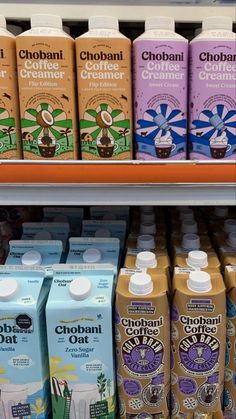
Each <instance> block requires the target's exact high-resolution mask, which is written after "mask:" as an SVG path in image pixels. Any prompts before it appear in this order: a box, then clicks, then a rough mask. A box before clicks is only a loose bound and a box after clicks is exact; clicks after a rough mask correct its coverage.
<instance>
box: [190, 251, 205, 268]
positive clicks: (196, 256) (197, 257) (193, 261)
mask: <svg viewBox="0 0 236 419" xmlns="http://www.w3.org/2000/svg"><path fill="white" fill-rule="evenodd" d="M186 262H187V265H188V266H190V267H191V268H199V269H200V268H206V267H207V266H208V259H207V253H206V252H203V251H201V250H192V251H191V252H189V253H188V258H187V260H186Z"/></svg>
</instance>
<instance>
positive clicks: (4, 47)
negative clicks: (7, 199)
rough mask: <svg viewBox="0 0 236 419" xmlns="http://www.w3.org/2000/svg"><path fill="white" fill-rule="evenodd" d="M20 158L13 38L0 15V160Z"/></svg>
mask: <svg viewBox="0 0 236 419" xmlns="http://www.w3.org/2000/svg"><path fill="white" fill-rule="evenodd" d="M21 157H22V154H21V142H20V126H19V102H18V86H17V73H16V45H15V37H14V36H13V35H12V34H11V33H10V32H8V31H7V29H6V20H5V18H4V17H3V16H2V15H0V159H7V160H12V159H20V158H21Z"/></svg>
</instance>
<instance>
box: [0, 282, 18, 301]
mask: <svg viewBox="0 0 236 419" xmlns="http://www.w3.org/2000/svg"><path fill="white" fill-rule="evenodd" d="M17 292H18V282H17V281H16V279H14V278H7V279H3V280H2V281H0V301H10V300H12V299H13V298H14V296H15V295H16V293H17Z"/></svg>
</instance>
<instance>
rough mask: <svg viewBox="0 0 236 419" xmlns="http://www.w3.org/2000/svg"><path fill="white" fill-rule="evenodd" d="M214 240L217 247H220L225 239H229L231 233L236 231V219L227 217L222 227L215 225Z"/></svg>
mask: <svg viewBox="0 0 236 419" xmlns="http://www.w3.org/2000/svg"><path fill="white" fill-rule="evenodd" d="M211 231H212V240H213V244H214V246H215V247H216V248H219V247H220V245H221V244H222V242H223V241H224V240H227V239H228V237H229V234H230V233H236V219H234V218H227V219H226V220H224V223H223V224H222V226H221V228H220V226H219V225H218V226H217V225H215V226H214V228H212V230H211Z"/></svg>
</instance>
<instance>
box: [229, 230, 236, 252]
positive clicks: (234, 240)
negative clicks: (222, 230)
mask: <svg viewBox="0 0 236 419" xmlns="http://www.w3.org/2000/svg"><path fill="white" fill-rule="evenodd" d="M227 243H228V244H229V245H230V247H233V248H236V233H229V235H228V240H227Z"/></svg>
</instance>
